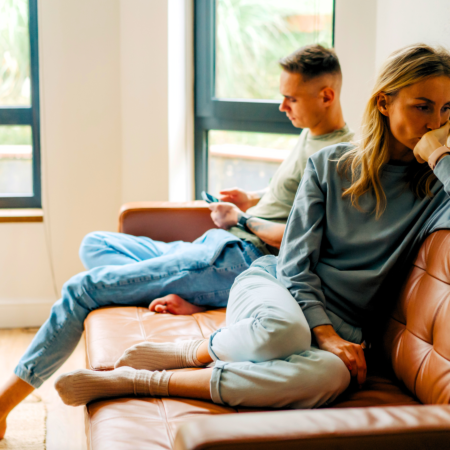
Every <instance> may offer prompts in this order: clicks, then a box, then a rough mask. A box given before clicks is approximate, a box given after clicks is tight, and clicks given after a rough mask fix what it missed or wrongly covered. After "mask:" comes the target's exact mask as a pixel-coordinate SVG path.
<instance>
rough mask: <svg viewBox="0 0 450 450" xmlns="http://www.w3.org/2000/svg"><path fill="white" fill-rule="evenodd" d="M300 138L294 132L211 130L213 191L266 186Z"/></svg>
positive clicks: (211, 182) (215, 192)
mask: <svg viewBox="0 0 450 450" xmlns="http://www.w3.org/2000/svg"><path fill="white" fill-rule="evenodd" d="M297 139H298V136H296V135H292V134H271V133H253V132H247V131H245V132H242V131H219V130H211V131H209V133H208V142H209V158H208V161H209V168H208V176H209V183H208V186H209V192H210V193H211V194H213V195H218V194H219V191H221V190H222V189H227V188H232V187H240V188H242V189H245V190H247V191H255V190H260V189H264V188H266V187H267V186H268V185H269V183H270V180H271V178H272V177H273V175H274V173H275V171H276V170H277V169H278V167H279V165H280V164H281V163H282V162H283V160H284V159H285V158H286V157H287V155H288V153H289V152H290V149H292V147H293V146H294V145H295V143H296V142H297Z"/></svg>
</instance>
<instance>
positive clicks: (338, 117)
mask: <svg viewBox="0 0 450 450" xmlns="http://www.w3.org/2000/svg"><path fill="white" fill-rule="evenodd" d="M344 127H345V120H344V115H343V114H342V108H341V107H340V105H339V107H338V108H334V109H333V110H330V111H328V114H326V115H325V117H324V118H323V119H322V120H321V121H320V122H319V123H318V124H317V125H316V126H315V127H314V128H310V129H309V132H310V133H311V136H323V135H324V134H330V133H333V131H337V130H340V129H341V128H344Z"/></svg>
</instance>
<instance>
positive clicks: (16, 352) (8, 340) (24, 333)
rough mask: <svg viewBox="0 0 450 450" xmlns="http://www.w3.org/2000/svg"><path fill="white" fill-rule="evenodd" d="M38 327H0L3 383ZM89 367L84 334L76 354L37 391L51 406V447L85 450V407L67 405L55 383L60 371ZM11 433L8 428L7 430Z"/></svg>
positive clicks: (49, 420) (49, 408)
mask: <svg viewBox="0 0 450 450" xmlns="http://www.w3.org/2000/svg"><path fill="white" fill-rule="evenodd" d="M36 332H37V329H35V328H22V329H12V330H0V383H3V382H4V381H5V380H6V379H7V378H8V377H9V376H10V375H11V373H12V372H13V370H14V367H15V366H16V364H17V362H18V361H19V359H20V357H21V356H22V354H23V352H24V351H25V350H26V348H27V347H28V345H29V344H30V342H31V340H32V339H33V337H34V335H35V334H36ZM84 367H85V349H84V337H83V339H82V340H81V341H80V343H79V345H78V347H77V348H76V350H75V352H74V353H73V354H72V356H71V357H70V358H69V359H68V360H67V361H66V363H65V364H64V365H63V366H62V367H61V369H60V370H58V372H57V373H56V374H55V375H53V376H52V377H51V378H50V379H49V380H48V381H47V382H45V383H44V384H43V385H42V387H40V388H39V389H38V390H37V391H36V393H37V394H38V395H39V396H40V397H41V398H42V400H43V401H44V402H45V404H46V406H47V450H63V449H64V450H85V449H86V437H85V433H84V407H83V406H79V407H77V408H73V407H71V406H66V405H65V404H64V403H63V402H62V401H61V399H60V398H59V396H58V394H57V392H56V390H55V388H54V387H53V384H54V382H55V378H56V377H58V375H59V374H61V373H65V372H70V371H72V370H75V369H82V368H84ZM7 433H8V431H7Z"/></svg>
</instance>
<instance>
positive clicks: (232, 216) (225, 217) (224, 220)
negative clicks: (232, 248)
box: [208, 202, 241, 230]
mask: <svg viewBox="0 0 450 450" xmlns="http://www.w3.org/2000/svg"><path fill="white" fill-rule="evenodd" d="M208 207H209V209H210V210H211V211H212V213H211V219H212V220H213V222H214V223H215V224H216V226H217V227H219V228H222V229H223V230H228V229H229V228H231V227H234V226H235V225H236V224H237V223H238V220H239V214H240V213H241V210H240V209H239V208H238V207H237V206H236V205H233V204H232V203H223V202H220V203H210V204H209V205H208Z"/></svg>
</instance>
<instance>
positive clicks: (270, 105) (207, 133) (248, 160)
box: [195, 0, 334, 198]
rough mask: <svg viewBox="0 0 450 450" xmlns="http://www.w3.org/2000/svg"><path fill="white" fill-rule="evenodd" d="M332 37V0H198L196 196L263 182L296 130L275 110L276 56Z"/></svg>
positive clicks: (263, 184)
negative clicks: (206, 192) (204, 192)
mask: <svg viewBox="0 0 450 450" xmlns="http://www.w3.org/2000/svg"><path fill="white" fill-rule="evenodd" d="M333 39H334V1H333V0H196V2H195V192H196V198H200V194H201V191H202V190H207V191H208V192H211V193H212V194H214V195H217V194H218V191H219V190H220V189H222V188H226V187H233V186H239V187H242V188H244V189H248V190H256V189H262V188H264V187H266V186H267V185H268V183H269V181H270V179H271V177H272V176H273V174H274V173H275V171H276V169H277V168H278V166H279V164H280V163H281V162H282V161H283V159H284V158H285V157H286V156H287V153H288V152H289V150H290V149H291V148H292V147H293V145H294V143H295V141H296V139H297V137H298V135H299V133H300V130H299V129H298V128H295V127H294V126H293V125H292V124H291V122H290V121H289V120H288V119H287V117H286V116H285V114H284V113H282V112H280V111H279V110H278V107H279V104H280V101H281V95H280V94H279V91H278V83H279V75H280V73H281V68H280V67H279V65H278V60H279V59H280V58H282V57H283V56H287V55H288V54H290V53H292V52H293V51H295V50H296V49H297V48H299V47H301V46H303V45H307V44H312V43H321V44H323V45H325V46H326V47H332V46H333Z"/></svg>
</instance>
